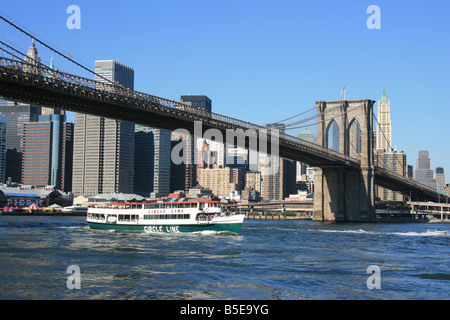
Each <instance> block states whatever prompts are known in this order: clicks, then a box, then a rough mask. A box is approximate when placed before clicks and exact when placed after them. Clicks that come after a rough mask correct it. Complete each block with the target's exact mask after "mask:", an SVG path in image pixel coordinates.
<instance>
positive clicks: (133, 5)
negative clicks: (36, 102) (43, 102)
mask: <svg viewBox="0 0 450 320" xmlns="http://www.w3.org/2000/svg"><path fill="white" fill-rule="evenodd" d="M72 4H75V5H78V6H79V7H80V9H81V29H80V30H69V29H68V28H67V27H66V21H67V19H68V17H69V16H70V15H69V14H67V13H66V9H67V7H68V6H69V5H72ZM373 4H374V5H377V6H379V7H380V9H381V29H380V30H369V29H368V28H367V26H366V21H367V19H368V18H369V16H370V14H368V13H367V12H366V10H367V8H368V7H369V6H370V5H373ZM0 12H1V13H2V14H4V15H5V16H6V17H8V18H12V19H14V20H15V21H16V22H18V23H19V24H20V25H21V26H23V27H25V28H26V29H27V30H28V31H32V32H34V33H35V35H36V36H37V37H40V38H43V39H45V40H47V41H49V42H50V43H52V44H53V45H54V47H55V48H57V49H60V50H62V51H63V52H65V53H66V52H71V53H72V54H73V57H74V58H75V59H77V60H78V61H81V62H83V63H85V64H86V65H87V66H89V67H90V68H93V65H94V61H95V60H101V59H115V60H120V62H122V63H124V64H126V65H129V66H131V67H133V68H134V69H135V89H136V90H139V91H143V92H146V93H149V94H154V95H157V96H161V97H165V98H168V99H174V100H179V98H180V96H181V95H184V94H204V95H207V96H208V97H209V98H211V99H212V101H213V111H214V112H216V113H221V114H225V115H228V116H236V117H237V118H240V119H243V120H247V121H251V122H254V123H258V124H265V123H269V122H274V121H278V120H281V119H284V118H287V117H289V116H292V115H294V114H297V113H300V112H302V111H305V110H308V109H310V108H312V107H313V106H314V105H315V101H317V100H338V99H340V98H341V96H340V95H339V93H340V91H341V89H342V88H343V87H344V86H345V87H346V88H347V99H362V98H370V99H373V100H376V101H378V100H379V99H380V98H381V94H382V91H383V88H386V92H387V96H388V99H389V100H390V101H391V119H392V122H393V146H395V147H397V149H398V151H402V150H403V151H405V152H406V153H407V157H408V164H412V165H414V167H415V162H416V158H417V153H418V151H419V150H429V151H430V157H431V166H432V169H435V168H436V167H437V166H443V167H444V169H445V170H446V171H447V172H446V173H447V182H450V148H449V133H450V129H449V116H450V111H449V108H450V105H449V102H448V100H447V99H446V93H447V92H448V91H449V90H450V78H449V75H450V41H449V40H450V39H449V38H450V36H449V35H450V19H449V16H450V2H449V1H448V0H427V1H422V0H420V1H405V0H396V1H392V0H390V1H387V0H370V1H366V0H341V1H335V0H316V1H300V0H297V1H294V0H291V1H287V0H277V1H274V0H271V1H265V0H257V1H254V0H240V1H235V0H227V1H217V0H207V1H206V0H193V1H186V0H184V1H182V0H163V1H162V0H161V1H139V0H135V1H126V2H125V1H104V0H95V1H80V0H70V1H66V0H58V1H57V0H53V1H50V0H40V1H10V0H8V1H6V0H0ZM39 49H40V48H39V47H38V50H39ZM55 65H56V67H58V58H57V57H55ZM308 115H312V114H308ZM288 133H291V134H296V133H297V131H291V132H288Z"/></svg>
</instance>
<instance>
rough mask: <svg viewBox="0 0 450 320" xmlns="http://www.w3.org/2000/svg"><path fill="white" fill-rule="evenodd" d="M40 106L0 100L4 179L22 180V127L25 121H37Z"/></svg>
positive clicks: (19, 181) (18, 181)
mask: <svg viewBox="0 0 450 320" xmlns="http://www.w3.org/2000/svg"><path fill="white" fill-rule="evenodd" d="M40 114H41V107H39V106H34V105H30V104H24V103H19V102H14V101H7V100H0V115H2V116H4V117H6V119H7V120H6V121H7V127H6V169H5V179H6V180H8V179H9V178H10V180H11V182H17V183H21V182H22V147H23V127H24V123H26V122H33V121H37V120H38V117H39V115H40Z"/></svg>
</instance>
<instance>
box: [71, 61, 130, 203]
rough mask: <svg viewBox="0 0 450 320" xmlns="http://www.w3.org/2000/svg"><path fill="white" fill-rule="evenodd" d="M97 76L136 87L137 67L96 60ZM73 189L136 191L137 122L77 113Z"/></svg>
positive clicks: (78, 191)
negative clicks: (135, 139)
mask: <svg viewBox="0 0 450 320" xmlns="http://www.w3.org/2000/svg"><path fill="white" fill-rule="evenodd" d="M95 72H96V74H98V75H100V76H101V77H99V76H95V80H96V81H99V82H106V80H104V78H106V79H108V80H110V81H112V82H115V83H118V84H120V85H123V86H125V87H127V88H129V89H133V88H134V69H132V68H130V67H127V66H125V65H123V64H121V63H119V62H116V61H113V60H101V61H96V62H95ZM74 135H75V138H74V156H73V157H74V165H73V188H72V189H73V193H74V194H76V195H83V196H91V195H96V194H99V193H132V192H133V178H134V124H133V123H129V122H126V121H119V120H115V119H109V118H105V117H97V116H92V115H87V114H80V113H77V114H76V115H75V134H74Z"/></svg>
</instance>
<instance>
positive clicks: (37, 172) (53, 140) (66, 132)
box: [22, 115, 73, 192]
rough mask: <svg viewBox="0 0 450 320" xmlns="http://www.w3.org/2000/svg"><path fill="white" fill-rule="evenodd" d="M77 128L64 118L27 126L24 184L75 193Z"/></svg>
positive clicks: (42, 119)
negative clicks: (73, 178) (74, 162)
mask: <svg viewBox="0 0 450 320" xmlns="http://www.w3.org/2000/svg"><path fill="white" fill-rule="evenodd" d="M72 148H73V124H72V123H67V122H66V121H65V117H64V116H62V115H47V116H40V117H39V121H38V122H28V123H25V124H24V130H23V161H22V183H23V184H26V185H33V186H47V185H50V186H53V187H55V188H56V189H58V190H62V191H65V192H67V191H72V189H71V184H72V160H73V159H72Z"/></svg>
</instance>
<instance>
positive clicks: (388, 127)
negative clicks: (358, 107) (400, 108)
mask: <svg viewBox="0 0 450 320" xmlns="http://www.w3.org/2000/svg"><path fill="white" fill-rule="evenodd" d="M377 120H378V123H377V132H376V149H382V150H384V151H385V152H389V151H390V150H391V149H392V147H391V146H392V121H391V102H390V101H389V100H388V99H387V96H386V90H385V89H383V95H382V96H381V99H380V101H378V116H377Z"/></svg>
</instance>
